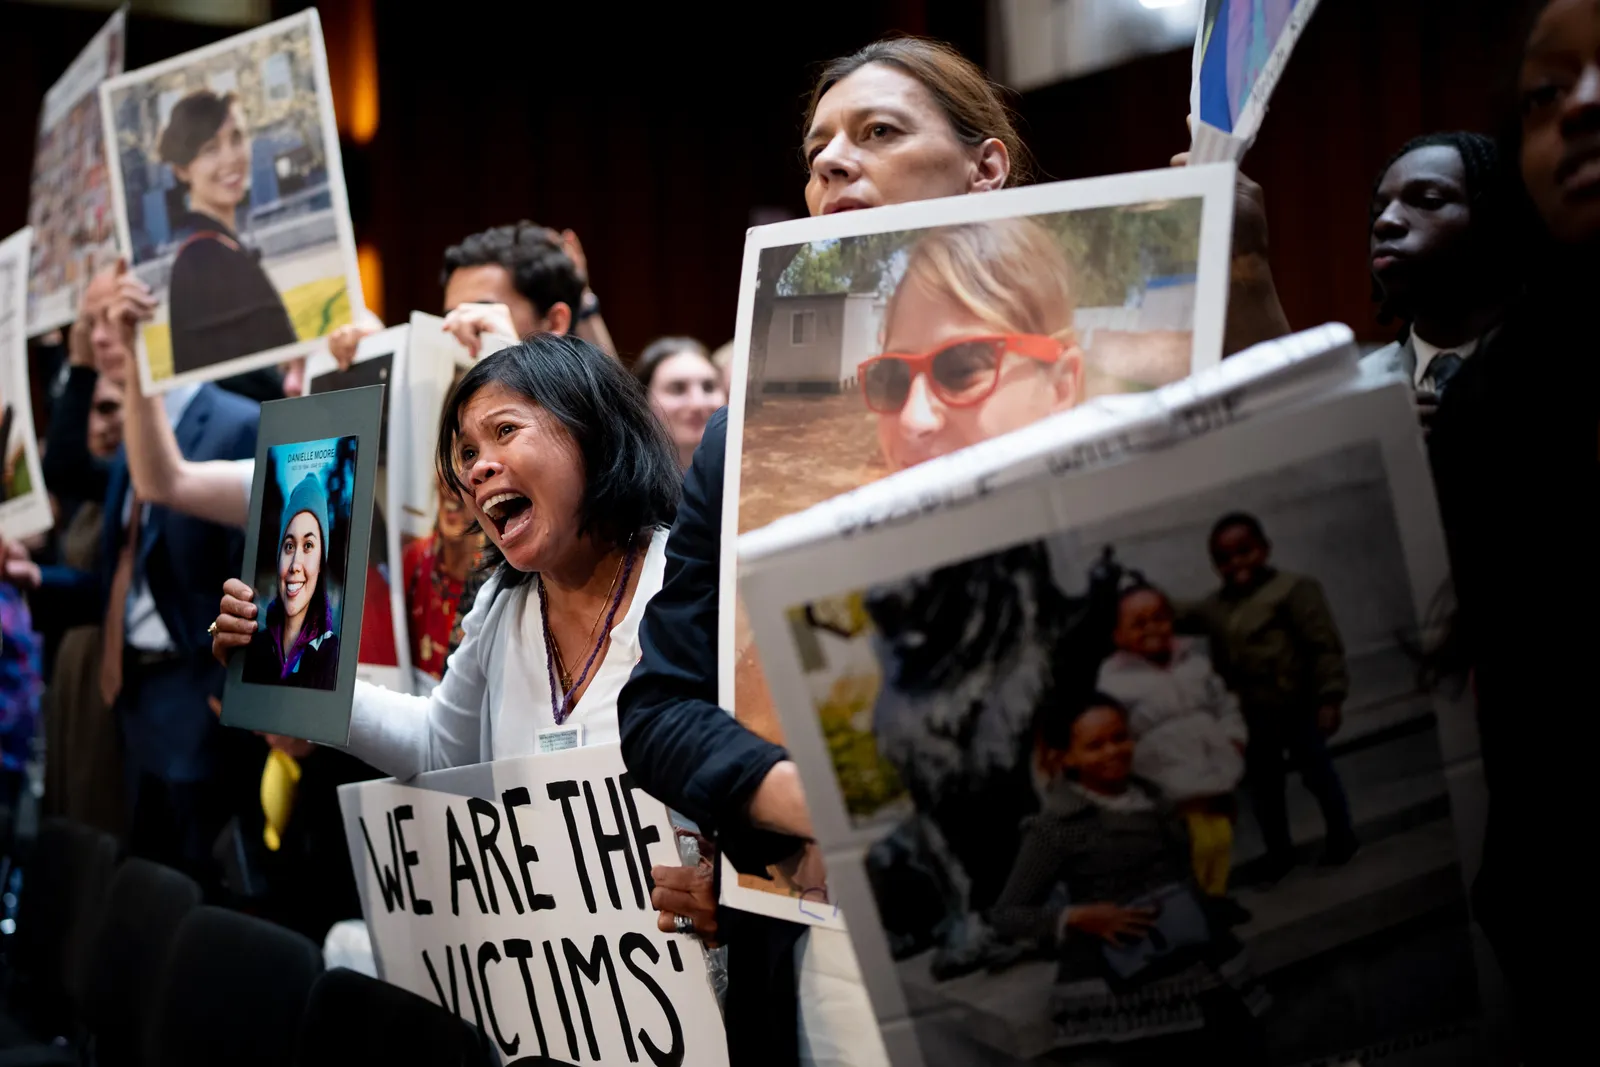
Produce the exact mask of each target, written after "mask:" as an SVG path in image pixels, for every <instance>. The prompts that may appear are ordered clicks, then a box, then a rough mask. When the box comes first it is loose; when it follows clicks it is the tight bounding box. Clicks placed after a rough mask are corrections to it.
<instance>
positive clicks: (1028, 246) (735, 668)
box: [719, 166, 1233, 921]
mask: <svg viewBox="0 0 1600 1067" xmlns="http://www.w3.org/2000/svg"><path fill="white" fill-rule="evenodd" d="M1232 173H1233V172H1232V167H1231V166H1220V167H1194V168H1170V169H1168V170H1164V171H1158V172H1149V173H1144V174H1132V175H1118V176H1116V177H1114V178H1096V179H1089V180H1085V181H1075V182H1058V183H1054V184H1050V185H1040V186H1033V187H1030V188H1023V189H1013V190H1005V191H1001V192H995V193H985V194H983V195H982V196H962V197H950V198H947V199H944V200H933V201H923V202H918V203H910V204H899V205H893V206H889V207H884V208H875V209H871V210H863V211H852V212H846V213H842V214H838V215H832V216H824V217H820V218H812V219H803V220H797V221H792V222H783V223H778V224H776V225H774V226H766V227H758V228H756V229H753V230H751V231H750V236H749V238H748V240H747V244H746V253H745V275H744V280H743V285H742V287H741V292H740V309H739V333H738V337H737V339H736V341H735V354H734V363H733V366H732V368H731V370H732V371H733V388H732V393H731V399H730V404H729V420H728V445H727V447H728V458H727V464H726V471H727V474H726V478H727V483H726V485H725V486H724V492H723V500H724V508H729V507H731V508H735V509H736V513H735V514H734V515H732V516H725V524H724V530H725V531H726V533H725V535H724V538H723V552H724V560H723V575H722V595H723V599H724V607H723V613H724V616H725V617H732V618H735V619H736V620H737V621H736V622H735V625H734V626H733V627H732V628H731V629H732V634H731V635H728V636H731V638H732V639H731V641H730V640H728V636H725V638H724V648H723V649H722V650H721V651H722V655H721V656H720V657H719V658H720V659H721V661H722V673H723V677H724V678H727V679H731V680H732V683H733V684H732V687H731V688H732V692H731V693H726V694H725V695H726V696H727V697H729V698H731V699H725V700H724V704H725V705H731V708H732V710H733V711H734V713H735V714H736V715H737V716H738V718H739V719H740V720H741V721H743V722H745V723H746V724H747V725H749V726H750V727H751V728H752V729H753V730H756V731H757V732H758V733H763V734H766V735H769V736H773V737H774V738H775V739H777V735H778V733H779V731H778V728H777V717H776V714H775V711H774V709H773V706H772V700H771V696H770V694H769V693H768V689H767V684H766V680H765V678H764V677H763V675H762V673H761V666H760V663H759V660H758V658H757V656H756V650H755V648H754V646H753V644H752V643H751V641H750V637H749V630H748V626H747V625H746V624H745V620H744V617H743V612H742V611H740V610H738V606H737V604H736V598H735V597H734V595H733V588H734V566H733V554H734V552H735V544H736V541H735V538H734V537H733V536H731V535H732V534H733V533H734V532H735V531H736V532H737V533H744V532H747V531H749V530H753V529H757V528H759V527H762V526H765V525H767V524H768V523H771V522H774V521H776V520H778V519H780V518H783V517H784V516H786V515H792V514H795V513H797V512H799V511H803V510H805V509H806V508H808V507H811V506H813V505H815V504H819V503H821V502H822V501H824V500H827V499H829V498H831V497H834V496H837V495H838V494H840V493H845V492H849V491H851V490H853V489H858V488H860V487H862V486H864V485H867V484H870V483H872V482H875V481H877V480H879V479H881V478H884V477H887V476H889V475H892V474H894V473H896V472H898V471H901V470H905V469H907V468H909V467H913V466H916V465H917V464H920V463H923V462H926V461H927V460H930V459H934V458H937V457H939V456H944V455H947V454H949V453H952V452H955V451H958V450H960V449H963V448H966V447H967V446H969V445H974V444H977V443H979V442H981V441H986V440H989V439H991V438H995V437H999V436H1002V435H1004V434H1007V433H1010V432H1012V431H1014V430H1020V429H1022V428H1024V427H1026V426H1029V425H1032V424H1033V423H1036V422H1038V421H1039V420H1041V419H1044V418H1047V417H1049V416H1052V415H1055V414H1058V413H1061V412H1064V411H1068V410H1070V409H1072V408H1074V407H1076V406H1078V405H1079V404H1081V403H1083V402H1084V401H1085V400H1088V399H1091V398H1093V397H1096V396H1102V395H1106V394H1114V393H1129V392H1142V391H1146V390H1150V389H1155V388H1158V387H1160V386H1163V385H1168V384H1171V383H1172V382H1175V381H1178V380H1180V379H1182V378H1184V377H1186V376H1187V375H1189V374H1190V373H1191V372H1192V371H1194V370H1199V369H1202V368H1204V367H1207V366H1210V365H1212V364H1214V363H1216V362H1218V361H1219V360H1220V359H1221V356H1222V344H1223V322H1224V317H1225V310H1226V302H1227V279H1228V256H1229V237H1230V231H1231V226H1232V209H1233V187H1232V185H1231V184H1230V183H1231V181H1232V180H1233V179H1232ZM724 685H725V686H726V685H727V683H726V682H724ZM726 873H727V872H725V874H726ZM779 874H781V872H775V876H774V877H773V878H772V879H757V878H750V877H743V878H739V879H738V886H737V887H730V886H729V885H728V883H729V882H733V881H734V878H733V877H728V878H727V879H726V881H725V883H724V895H725V899H727V900H728V901H729V902H730V903H738V904H740V906H745V905H748V906H750V907H751V909H752V910H758V911H764V912H767V913H768V914H782V915H784V917H788V918H796V916H795V915H790V914H788V911H789V910H790V908H788V907H785V905H790V904H792V901H791V900H790V899H789V898H793V899H794V900H798V901H800V902H801V903H805V902H806V901H807V900H809V899H810V898H809V897H807V895H806V893H805V892H804V891H803V889H802V887H799V886H797V885H794V884H790V882H789V881H786V880H785V879H784V878H783V877H780V876H778V875H779ZM745 891H748V892H745ZM740 896H745V897H746V899H745V900H744V901H742V902H741V901H737V900H736V899H735V898H737V897H740ZM763 896H765V897H769V898H771V897H776V898H778V899H779V900H780V901H782V902H783V903H781V904H779V905H772V904H771V902H770V900H769V901H766V902H763V901H762V900H761V899H760V898H761V897H763ZM763 904H765V905H766V906H763ZM775 907H776V908H783V910H782V911H781V912H780V911H778V910H774V909H775ZM799 910H800V912H801V913H802V914H801V915H800V916H799V918H801V919H802V921H816V916H815V915H814V914H813V912H814V911H817V910H821V911H823V912H831V909H810V910H808V909H805V908H801V909H799Z"/></svg>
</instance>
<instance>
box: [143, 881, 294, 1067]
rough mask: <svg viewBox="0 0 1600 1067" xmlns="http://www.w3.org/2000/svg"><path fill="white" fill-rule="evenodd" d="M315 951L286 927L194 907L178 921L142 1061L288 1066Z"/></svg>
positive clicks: (201, 1066)
mask: <svg viewBox="0 0 1600 1067" xmlns="http://www.w3.org/2000/svg"><path fill="white" fill-rule="evenodd" d="M321 973H322V953H321V952H320V951H318V949H317V946H316V945H314V944H312V943H311V941H310V940H309V939H307V938H305V937H303V936H302V935H300V934H297V933H295V932H294V931H292V930H286V929H284V928H283V927H281V926H274V925H273V924H271V923H269V922H266V921H264V920H262V919H257V918H254V917H253V916H249V915H241V914H239V913H238V912H232V911H226V910H224V909H222V908H215V907H210V906H208V905H201V906H200V907H198V908H195V909H193V910H192V911H190V912H189V914H188V915H187V916H185V917H184V919H183V921H182V922H181V923H179V925H178V933H177V936H176V937H175V938H174V939H173V942H172V950H171V952H170V953H169V954H168V956H167V966H166V975H165V978H164V979H163V980H162V982H161V988H160V991H159V992H158V993H157V995H156V1006H155V1017H154V1019H153V1020H152V1025H151V1029H150V1034H149V1040H148V1043H147V1044H146V1046H145V1062H146V1063H148V1064H152V1065H154V1064H159V1065H160V1067H218V1065H221V1064H227V1065H228V1067H288V1065H289V1063H290V1062H291V1059H292V1056H293V1053H294V1040H295V1033H296V1031H297V1030H298V1028H299V1023H300V1017H301V1015H302V1014H303V1013H304V1011H305V1006H306V998H307V997H308V996H309V995H310V993H311V986H312V983H314V982H315V981H316V980H317V976H318V975H319V974H321Z"/></svg>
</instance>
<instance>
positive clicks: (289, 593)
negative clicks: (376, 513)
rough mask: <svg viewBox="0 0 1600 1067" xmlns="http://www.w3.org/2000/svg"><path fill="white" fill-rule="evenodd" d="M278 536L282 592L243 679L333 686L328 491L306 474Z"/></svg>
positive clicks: (335, 652)
mask: <svg viewBox="0 0 1600 1067" xmlns="http://www.w3.org/2000/svg"><path fill="white" fill-rule="evenodd" d="M283 516H284V518H283V526H282V528H281V530H280V531H279V534H278V590H277V595H276V596H274V597H273V598H272V601H271V603H269V604H268V605H267V617H266V625H265V626H263V627H262V628H261V629H259V630H257V631H256V634H255V637H254V639H253V640H252V641H251V642H250V648H249V651H248V652H247V654H246V656H245V662H244V680H245V681H246V682H254V683H257V684H260V685H292V686H300V687H303V688H307V689H333V688H334V687H335V685H336V684H337V681H338V676H339V635H338V633H337V632H336V630H335V627H334V625H333V609H332V607H331V605H329V603H328V587H327V583H326V582H325V581H324V580H323V570H324V568H325V567H326V566H327V563H328V493H327V490H326V489H325V488H324V487H323V485H322V479H320V478H318V477H317V476H316V475H315V474H307V475H306V476H305V477H304V478H302V479H301V480H300V482H299V484H297V485H296V486H295V487H294V490H293V491H292V492H291V493H290V494H289V499H288V500H287V501H286V502H285V503H284V506H283Z"/></svg>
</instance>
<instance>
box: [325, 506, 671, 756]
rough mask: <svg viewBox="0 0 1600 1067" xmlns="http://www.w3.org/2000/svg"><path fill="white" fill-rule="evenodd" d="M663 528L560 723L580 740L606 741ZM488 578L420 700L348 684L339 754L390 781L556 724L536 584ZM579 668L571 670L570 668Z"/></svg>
mask: <svg viewBox="0 0 1600 1067" xmlns="http://www.w3.org/2000/svg"><path fill="white" fill-rule="evenodd" d="M666 544H667V531H666V530H664V529H661V530H657V531H656V532H655V534H654V535H653V536H652V537H651V539H650V547H649V549H648V551H646V553H645V555H644V558H643V559H642V560H640V561H639V563H638V564H637V566H639V567H641V568H642V569H641V572H640V574H639V584H638V586H637V587H635V589H634V593H633V602H632V603H631V604H629V605H628V612H627V614H626V615H624V616H623V617H622V618H621V619H620V620H618V621H617V622H615V623H614V624H613V625H612V627H611V644H610V646H609V647H608V648H607V649H606V653H605V655H604V657H602V658H601V660H600V661H599V662H598V663H597V664H596V665H595V667H594V673H593V677H592V678H591V680H590V682H589V688H588V689H586V690H584V694H583V699H582V700H580V701H579V702H578V704H577V706H576V707H575V708H573V709H572V714H571V715H570V716H568V718H567V720H566V722H565V723H563V724H562V725H568V726H570V725H580V726H582V727H583V744H585V745H597V744H605V743H607V742H612V741H616V740H618V738H619V733H618V729H617V697H618V696H619V695H620V694H621V692H622V687H623V685H624V684H626V683H627V681H628V677H629V676H630V675H631V674H632V673H633V668H634V666H635V665H637V664H638V662H639V620H640V619H642V618H644V610H645V606H646V605H647V604H649V603H650V598H651V597H653V596H655V594H656V592H657V591H658V590H660V588H661V579H662V574H663V571H664V570H665V567H666ZM497 592H499V582H498V581H497V580H496V579H490V580H489V581H488V582H486V583H484V586H483V588H482V589H480V590H479V591H478V596H477V599H476V601H474V603H473V605H472V610H471V611H470V612H468V613H467V617H466V618H465V619H463V620H462V623H461V629H462V637H461V644H460V646H459V647H458V648H457V649H456V650H455V652H454V654H452V655H451V657H450V660H449V662H448V664H447V665H446V669H445V675H444V680H443V681H442V682H440V683H439V686H438V688H436V689H435V690H434V691H433V695H432V696H429V697H419V696H411V695H410V694H406V693H396V692H393V691H392V690H388V689H384V688H382V687H381V686H376V685H371V684H368V683H366V682H362V681H357V682H356V691H355V704H354V707H353V708H352V710H351V714H350V742H349V744H348V745H346V746H345V749H346V751H348V752H350V753H351V754H352V755H354V756H356V757H357V758H359V759H361V760H363V761H364V762H366V763H369V764H371V765H372V766H374V767H376V768H377V769H379V770H380V771H383V772H385V773H387V774H392V775H394V776H395V777H396V778H401V779H405V778H410V777H412V776H413V775H416V774H421V773H422V772H423V771H436V770H440V769H442V768H445V767H460V766H465V765H467V764H472V763H484V762H486V761H488V760H496V759H506V758H509V757H513V756H528V755H532V754H534V753H535V752H537V751H538V748H537V745H538V741H537V737H538V735H539V733H540V732H541V731H544V730H547V729H551V728H553V727H555V726H556V725H557V723H556V721H555V709H554V707H552V705H551V701H550V675H549V667H548V660H547V653H546V651H545V640H544V625H543V622H542V619H541V618H540V611H539V594H538V586H537V583H535V582H524V583H523V584H522V585H519V586H517V587H516V588H515V589H510V590H506V591H504V592H499V595H498V596H497V595H496V593H497ZM580 669H581V668H580Z"/></svg>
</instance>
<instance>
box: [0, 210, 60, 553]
mask: <svg viewBox="0 0 1600 1067" xmlns="http://www.w3.org/2000/svg"><path fill="white" fill-rule="evenodd" d="M28 245H29V231H28V228H27V227H23V228H22V229H20V230H18V231H17V232H16V233H14V234H12V235H11V236H10V237H7V238H6V239H5V240H4V241H3V242H0V463H3V464H4V466H3V468H0V534H4V535H5V537H6V539H7V540H9V541H15V540H20V539H22V538H24V537H32V536H33V535H34V534H38V533H43V532H44V531H45V530H48V529H50V527H51V526H52V525H54V518H53V516H52V514H51V511H50V498H49V496H48V495H47V493H46V491H45V485H44V476H43V475H42V474H40V472H39V445H38V439H37V437H36V436H35V435H34V432H33V391H32V389H31V388H30V386H29V384H28V330H27V306H28Z"/></svg>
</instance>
